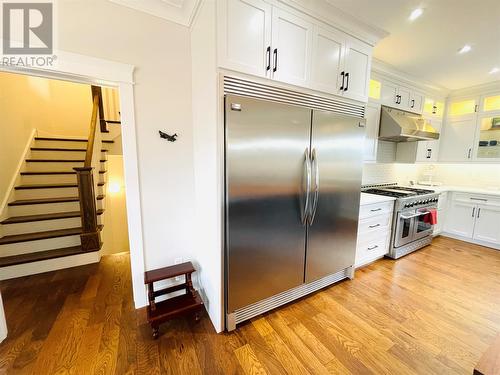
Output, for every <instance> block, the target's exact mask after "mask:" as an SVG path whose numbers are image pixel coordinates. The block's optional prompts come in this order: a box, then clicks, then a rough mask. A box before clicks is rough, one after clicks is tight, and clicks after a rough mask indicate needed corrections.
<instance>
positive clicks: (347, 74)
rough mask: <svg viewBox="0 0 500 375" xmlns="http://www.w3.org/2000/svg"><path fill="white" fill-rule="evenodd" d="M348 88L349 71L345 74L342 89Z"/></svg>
mask: <svg viewBox="0 0 500 375" xmlns="http://www.w3.org/2000/svg"><path fill="white" fill-rule="evenodd" d="M347 90H349V73H346V74H345V88H344V91H347Z"/></svg>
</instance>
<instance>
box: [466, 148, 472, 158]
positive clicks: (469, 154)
mask: <svg viewBox="0 0 500 375" xmlns="http://www.w3.org/2000/svg"><path fill="white" fill-rule="evenodd" d="M471 153H472V148H469V152H468V153H467V159H470V158H471Z"/></svg>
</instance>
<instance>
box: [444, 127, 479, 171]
mask: <svg viewBox="0 0 500 375" xmlns="http://www.w3.org/2000/svg"><path fill="white" fill-rule="evenodd" d="M475 132H476V118H475V117H460V118H449V119H448V121H447V122H446V127H445V129H444V132H443V134H442V135H441V142H440V154H439V161H453V162H458V161H470V160H472V156H473V155H472V151H473V148H474V136H475Z"/></svg>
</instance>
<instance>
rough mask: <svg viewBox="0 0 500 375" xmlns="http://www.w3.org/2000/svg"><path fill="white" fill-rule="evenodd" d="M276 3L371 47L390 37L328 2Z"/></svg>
mask: <svg viewBox="0 0 500 375" xmlns="http://www.w3.org/2000/svg"><path fill="white" fill-rule="evenodd" d="M274 2H276V3H281V4H285V5H287V6H289V7H292V8H295V9H297V10H299V11H301V12H303V13H306V14H308V15H309V16H311V17H313V18H316V19H317V20H319V21H322V22H324V23H326V24H328V25H329V26H331V27H334V28H336V29H339V30H341V31H343V32H345V33H348V34H350V35H352V36H353V37H355V38H357V39H360V40H362V41H364V42H366V43H368V44H370V45H371V46H375V45H376V44H377V43H378V42H379V41H380V40H381V39H383V38H385V37H386V36H388V35H389V33H388V32H387V31H385V30H383V29H381V28H379V27H377V26H374V25H371V24H368V23H366V22H364V21H362V20H361V19H359V18H357V17H355V16H353V15H351V14H349V13H346V12H344V11H343V10H341V9H339V8H337V7H335V6H334V5H332V4H331V3H330V2H328V0H322V1H319V0H312V1H311V0H275V1H274Z"/></svg>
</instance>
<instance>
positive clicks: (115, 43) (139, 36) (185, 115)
mask: <svg viewBox="0 0 500 375" xmlns="http://www.w3.org/2000/svg"><path fill="white" fill-rule="evenodd" d="M58 32H59V38H58V39H59V48H60V49H61V50H64V51H68V52H74V53H78V54H83V55H88V56H95V57H99V58H103V59H107V60H112V61H118V62H123V63H127V64H132V65H134V66H135V67H136V69H135V76H134V80H135V86H134V98H135V119H136V128H137V129H136V130H137V148H138V159H139V160H138V163H139V180H140V187H141V204H142V217H143V232H144V257H145V266H146V269H152V268H157V267H162V266H166V265H170V264H173V263H174V260H175V259H176V258H178V257H180V256H182V257H183V259H190V258H191V252H192V251H193V249H194V238H195V237H196V233H195V231H194V177H193V137H192V125H191V121H192V120H191V54H190V32H189V29H188V28H186V27H183V26H180V25H177V24H174V23H172V22H168V21H166V20H163V19H161V18H157V17H154V16H151V15H148V14H145V13H141V12H138V11H135V10H133V9H130V8H126V7H123V6H119V5H116V4H113V3H111V2H110V1H107V0H72V1H60V2H59V7H58ZM158 130H164V131H166V132H171V133H177V134H179V138H178V141H177V142H175V143H171V142H167V141H165V140H163V139H160V138H159V136H158ZM135 277H136V280H137V277H138V275H135ZM139 279H140V278H139ZM140 302H145V301H140Z"/></svg>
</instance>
